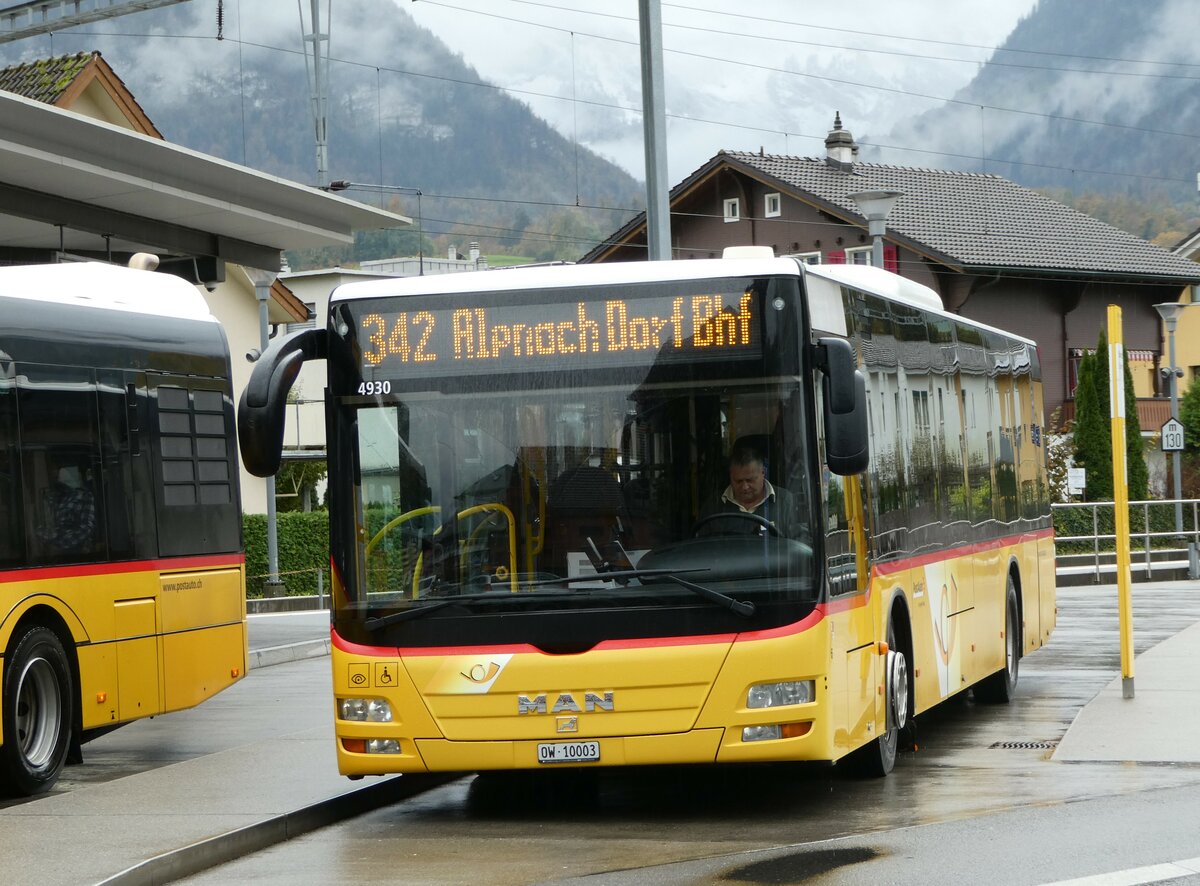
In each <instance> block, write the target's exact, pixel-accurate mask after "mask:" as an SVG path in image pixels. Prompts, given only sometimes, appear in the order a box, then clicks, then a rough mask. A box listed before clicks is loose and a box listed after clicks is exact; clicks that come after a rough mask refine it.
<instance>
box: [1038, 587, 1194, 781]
mask: <svg viewBox="0 0 1200 886" xmlns="http://www.w3.org/2000/svg"><path fill="white" fill-rule="evenodd" d="M1196 593H1198V594H1200V585H1197V588H1196ZM1135 630H1136V626H1135ZM1197 661H1200V623H1197V624H1194V625H1192V626H1191V627H1190V628H1187V629H1186V630H1184V631H1181V632H1180V633H1178V634H1176V635H1175V636H1174V637H1171V638H1170V639H1168V640H1164V641H1163V642H1162V643H1159V644H1158V645H1157V646H1154V647H1152V648H1151V649H1148V650H1147V651H1145V652H1143V653H1142V654H1141V655H1139V656H1137V657H1136V658H1135V659H1134V662H1133V697H1132V698H1124V697H1123V695H1124V693H1123V680H1122V678H1121V677H1119V676H1118V677H1117V678H1116V679H1115V680H1113V681H1112V682H1111V683H1109V684H1108V685H1107V686H1106V687H1105V688H1104V689H1103V690H1102V691H1101V692H1100V694H1099V695H1097V696H1096V697H1095V698H1094V699H1092V701H1091V702H1089V703H1088V704H1087V705H1085V706H1084V708H1083V709H1082V710H1081V711H1080V712H1079V713H1078V714H1077V715H1076V717H1075V721H1074V722H1073V723H1072V724H1071V727H1070V728H1069V729H1068V730H1067V734H1066V735H1065V736H1063V738H1062V740H1061V741H1060V742H1059V743H1058V748H1057V749H1056V750H1055V752H1054V756H1053V758H1052V759H1054V760H1056V761H1059V762H1085V761H1086V762H1106V761H1107V762H1122V763H1200V741H1197V739H1196V736H1197V734H1200V680H1198V679H1197V673H1196V662H1197Z"/></svg>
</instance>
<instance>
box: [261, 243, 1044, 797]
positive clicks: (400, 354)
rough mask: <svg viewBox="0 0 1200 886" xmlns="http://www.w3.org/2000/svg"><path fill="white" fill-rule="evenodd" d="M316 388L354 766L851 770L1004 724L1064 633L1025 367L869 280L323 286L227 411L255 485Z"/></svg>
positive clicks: (787, 269) (343, 747)
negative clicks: (940, 733)
mask: <svg viewBox="0 0 1200 886" xmlns="http://www.w3.org/2000/svg"><path fill="white" fill-rule="evenodd" d="M320 358H324V359H326V360H327V363H328V379H329V382H328V393H327V397H328V402H327V410H326V414H327V416H328V428H327V430H328V447H329V465H330V468H329V501H330V520H331V551H332V555H331V556H332V566H333V592H334V593H333V654H332V664H333V686H334V695H335V711H334V716H335V731H336V742H337V755H338V763H339V766H340V768H341V771H342V772H343V773H344V774H346V775H349V776H351V777H359V776H363V775H368V774H381V773H387V772H416V771H433V770H481V769H536V768H539V767H552V766H623V765H635V764H659V763H703V762H750V761H767V760H823V761H838V762H841V761H843V760H845V761H847V762H851V763H854V764H856V765H857V766H858V767H860V768H861V769H863V770H865V771H867V772H872V773H876V774H885V773H887V772H888V771H889V770H890V769H891V768H892V766H893V764H894V761H895V758H896V751H897V747H898V745H899V744H900V742H901V741H902V740H903V738H904V735H905V733H906V731H907V730H908V729H909V727H910V724H911V723H912V719H913V718H914V717H915V716H917V715H919V714H921V713H922V712H923V711H925V710H927V709H928V708H930V707H932V706H933V705H936V704H938V703H939V702H941V701H943V700H945V699H947V698H949V697H951V696H953V695H955V694H957V693H960V692H963V691H965V690H968V689H973V690H974V693H975V695H976V697H977V698H981V699H989V700H997V701H1007V700H1008V699H1009V698H1011V696H1012V694H1013V692H1014V688H1015V685H1016V681H1017V673H1018V662H1019V659H1020V658H1021V656H1022V655H1024V654H1025V653H1027V652H1029V651H1031V650H1034V649H1037V648H1038V647H1040V646H1041V645H1042V644H1043V643H1045V642H1046V640H1047V638H1048V637H1049V636H1050V633H1051V630H1052V628H1053V626H1054V619H1055V588H1054V572H1053V538H1052V531H1051V523H1050V508H1049V501H1048V495H1047V484H1046V472H1045V462H1044V450H1043V446H1042V417H1041V416H1042V399H1041V397H1042V394H1041V374H1040V368H1039V363H1038V354H1037V349H1036V347H1035V345H1034V343H1033V342H1030V341H1028V340H1025V339H1022V338H1018V337H1015V336H1012V335H1006V334H1004V333H1003V332H1000V331H999V330H995V329H990V328H987V327H983V326H979V325H977V324H973V323H971V322H970V321H967V320H965V319H963V318H961V317H957V316H955V315H952V314H948V313H946V312H945V311H944V310H943V308H942V305H941V302H940V300H939V299H938V297H937V296H936V295H935V294H934V293H933V292H932V291H931V290H929V289H928V288H926V287H924V286H920V285H918V284H915V283H912V282H910V281H907V280H905V279H903V278H901V277H898V276H895V275H893V274H889V273H887V272H885V271H882V270H878V269H874V268H866V267H857V266H841V267H822V266H816V267H810V266H806V265H804V264H801V263H799V262H797V261H795V260H792V259H789V258H774V257H770V254H769V250H768V251H767V255H766V256H763V255H761V254H759V255H751V256H750V257H744V258H736V259H735V258H729V259H718V260H704V261H673V262H649V263H647V262H641V263H629V264H612V265H597V266H575V267H571V266H567V267H563V266H559V267H545V268H530V269H517V270H504V271H490V272H482V273H475V274H454V275H447V276H439V277H421V278H410V279H396V280H381V281H373V282H366V283H355V284H349V285H346V286H342V287H339V288H338V289H337V290H335V291H334V293H333V294H332V297H331V300H330V310H329V315H328V317H327V325H326V328H324V329H317V330H308V331H305V332H301V333H298V334H296V335H295V336H293V337H290V338H287V339H283V340H281V341H278V342H276V343H275V344H274V345H272V347H271V348H270V349H269V350H268V351H267V353H266V354H265V355H264V356H263V358H262V360H261V361H260V362H259V364H258V365H257V366H256V368H255V371H254V375H253V378H252V381H251V383H250V385H249V386H248V388H247V390H246V392H245V393H244V395H243V399H242V402H241V404H240V407H239V416H238V421H239V432H240V434H241V446H242V453H243V458H244V460H245V462H246V464H247V465H248V467H249V468H250V469H251V470H252V471H255V472H256V473H259V474H270V473H272V472H273V470H274V469H275V467H276V465H277V463H278V458H279V451H280V440H281V437H282V433H283V427H282V415H283V406H284V403H285V401H286V392H287V389H288V386H289V385H290V383H291V379H292V378H294V376H295V374H296V372H297V371H298V369H299V366H300V364H301V363H302V362H303V361H305V360H311V359H320Z"/></svg>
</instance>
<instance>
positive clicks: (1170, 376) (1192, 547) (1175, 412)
mask: <svg viewBox="0 0 1200 886" xmlns="http://www.w3.org/2000/svg"><path fill="white" fill-rule="evenodd" d="M1186 307H1187V305H1183V304H1180V303H1179V302H1163V303H1162V304H1157V305H1155V306H1154V310H1156V311H1158V315H1159V316H1160V317H1162V320H1163V325H1164V326H1166V327H1167V359H1168V362H1169V365H1167V366H1164V367H1162V369H1161V370H1160V372H1161V373H1162V376H1163V378H1164V379H1165V380H1166V382H1167V386H1168V389H1169V394H1170V397H1171V418H1172V419H1174V420H1175V421H1179V379H1181V378H1183V370H1182V369H1180V368H1179V367H1178V366H1176V365H1175V325H1176V324H1177V323H1178V322H1179V315H1180V313H1182V312H1183V309H1184V308H1186ZM1182 457H1183V453H1182V452H1174V453H1172V457H1171V473H1172V477H1173V480H1174V486H1175V532H1176V533H1178V534H1179V535H1181V536H1182V535H1183V501H1182V499H1183V486H1182V482H1181V479H1180V466H1179V464H1180V461H1181V459H1182ZM1196 575H1197V561H1196V542H1195V540H1194V537H1192V538H1189V540H1188V576H1189V577H1190V578H1196Z"/></svg>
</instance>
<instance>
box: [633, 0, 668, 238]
mask: <svg viewBox="0 0 1200 886" xmlns="http://www.w3.org/2000/svg"><path fill="white" fill-rule="evenodd" d="M638 28H639V31H640V34H641V51H642V133H643V141H644V150H645V153H646V246H647V248H648V254H649V258H650V260H651V261H663V260H665V259H669V258H670V257H671V204H670V201H669V199H668V188H669V186H668V185H667V111H666V105H665V103H664V99H663V62H662V6H661V4H660V3H659V0H638Z"/></svg>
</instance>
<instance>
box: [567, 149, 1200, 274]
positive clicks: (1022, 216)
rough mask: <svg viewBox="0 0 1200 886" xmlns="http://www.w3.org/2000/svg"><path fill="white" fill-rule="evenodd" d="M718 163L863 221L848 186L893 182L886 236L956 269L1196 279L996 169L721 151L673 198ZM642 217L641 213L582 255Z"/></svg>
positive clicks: (1152, 249)
mask: <svg viewBox="0 0 1200 886" xmlns="http://www.w3.org/2000/svg"><path fill="white" fill-rule="evenodd" d="M723 167H725V168H732V169H734V170H737V171H739V172H742V173H743V174H745V175H748V176H750V177H751V178H755V179H758V180H759V181H761V182H763V183H764V184H766V185H768V186H769V187H776V188H779V189H780V190H781V191H783V192H785V193H789V194H791V195H792V196H794V197H796V198H797V199H800V200H803V201H805V202H807V203H810V204H812V205H814V206H816V207H818V208H820V209H824V210H826V211H828V212H830V213H831V214H833V215H835V216H837V217H840V218H844V219H846V220H847V221H851V222H853V223H856V224H860V225H863V226H864V227H865V225H866V220H865V219H864V218H863V216H862V215H861V214H860V213H859V211H858V207H857V206H856V204H855V203H854V201H853V200H851V199H850V197H849V195H850V194H853V193H856V192H860V191H882V190H892V191H900V192H901V193H902V194H903V195H904V196H902V197H901V198H900V200H899V201H898V202H897V203H896V205H895V207H894V208H893V209H892V211H891V213H890V214H889V215H888V219H887V237H888V239H890V240H894V241H896V242H898V243H902V244H904V245H906V246H909V247H910V248H912V249H913V250H914V251H916V252H918V253H922V254H925V255H928V256H929V257H930V258H932V259H934V260H935V261H938V262H940V263H942V264H944V265H947V266H949V267H952V268H955V269H967V268H970V269H972V270H975V271H980V270H1003V271H1008V272H1014V271H1016V272H1020V271H1037V272H1040V273H1043V274H1045V273H1061V274H1064V275H1078V274H1102V275H1104V276H1105V277H1109V278H1125V279H1145V278H1147V277H1152V278H1155V279H1166V280H1171V281H1179V282H1183V283H1194V282H1200V265H1198V264H1197V263H1196V262H1193V261H1189V260H1188V259H1185V258H1183V257H1182V256H1179V255H1175V254H1173V253H1171V252H1169V251H1167V250H1166V249H1163V248H1161V247H1159V246H1155V245H1154V244H1153V243H1150V242H1149V241H1147V240H1143V239H1141V238H1140V237H1135V236H1134V235H1133V234H1129V233H1127V232H1125V231H1122V230H1120V229H1119V228H1114V227H1113V226H1112V225H1108V224H1105V223H1104V222H1102V221H1099V220H1098V219H1095V218H1092V217H1091V216H1089V215H1085V214H1083V213H1082V212H1078V211H1076V210H1074V209H1072V208H1071V207H1069V206H1066V205H1064V204H1062V203H1059V202H1057V201H1055V200H1051V199H1050V198H1049V197H1046V196H1044V195H1043V194H1039V193H1038V192H1037V191H1034V190H1031V189H1029V188H1025V187H1022V186H1021V185H1018V184H1017V183H1015V182H1012V181H1009V180H1008V179H1005V178H1001V177H1000V176H997V175H985V174H982V173H975V172H955V171H950V170H941V169H921V168H917V167H907V166H886V165H883V164H879V163H855V164H854V166H853V169H852V170H850V171H846V170H843V169H838V168H836V167H834V166H831V165H830V164H828V163H827V162H826V161H825V159H824V158H820V157H791V156H785V155H778V154H755V153H750V152H746V151H722V152H721V153H719V154H717V156H715V157H713V158H712V159H711V160H709V161H708V162H707V163H705V164H704V165H703V166H701V167H700V168H699V169H697V170H696V171H695V172H693V173H692V174H691V175H690V176H688V178H686V179H685V180H684V181H682V182H680V183H679V184H678V185H676V186H675V187H674V188H673V189H672V190H671V199H672V201H674V200H675V199H676V198H678V197H680V196H682V195H684V194H686V193H687V192H688V191H689V190H690V189H691V188H692V187H694V186H695V185H697V184H699V183H700V182H702V181H705V180H707V179H709V178H710V177H711V176H712V175H713V174H715V172H716V171H717V170H719V169H721V168H723ZM644 225H645V214H644V213H642V214H641V215H639V216H638V217H637V218H635V219H633V220H632V221H631V222H629V223H628V224H627V225H625V227H623V228H622V229H621V230H620V231H618V232H617V233H616V234H614V235H613V237H612V238H610V239H609V240H608V241H607V243H606V244H605V245H602V246H600V247H597V248H596V249H594V250H592V252H591V253H589V254H588V256H586V257H585V258H584V261H589V260H592V259H594V258H598V257H599V256H601V255H602V254H603V253H604V252H606V251H607V249H608V248H609V247H610V246H611V244H613V243H620V242H623V241H624V240H625V239H627V238H628V237H630V236H631V235H633V234H634V233H636V232H638V231H639V230H640V229H641V228H643V227H644Z"/></svg>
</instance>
